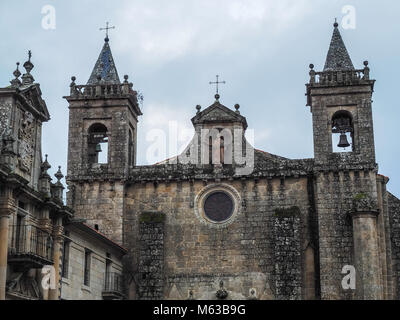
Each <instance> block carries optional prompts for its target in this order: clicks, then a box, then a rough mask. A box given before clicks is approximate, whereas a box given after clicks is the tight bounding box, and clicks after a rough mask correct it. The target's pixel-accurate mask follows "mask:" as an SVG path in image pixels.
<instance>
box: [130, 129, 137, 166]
mask: <svg viewBox="0 0 400 320" xmlns="http://www.w3.org/2000/svg"><path fill="white" fill-rule="evenodd" d="M128 164H129V165H130V166H134V165H135V144H134V142H133V133H132V131H131V130H129V141H128Z"/></svg>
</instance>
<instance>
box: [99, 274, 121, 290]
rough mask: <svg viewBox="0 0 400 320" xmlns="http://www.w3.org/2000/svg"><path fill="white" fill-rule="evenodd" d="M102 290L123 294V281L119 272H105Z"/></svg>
mask: <svg viewBox="0 0 400 320" xmlns="http://www.w3.org/2000/svg"><path fill="white" fill-rule="evenodd" d="M103 291H104V292H106V293H117V294H120V295H124V282H123V278H122V275H121V274H118V273H115V272H107V273H106V277H105V283H104V290H103Z"/></svg>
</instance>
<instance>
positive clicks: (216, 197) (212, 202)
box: [204, 191, 234, 223]
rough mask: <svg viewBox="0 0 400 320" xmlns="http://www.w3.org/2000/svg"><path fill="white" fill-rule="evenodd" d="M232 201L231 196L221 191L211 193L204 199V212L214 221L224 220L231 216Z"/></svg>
mask: <svg viewBox="0 0 400 320" xmlns="http://www.w3.org/2000/svg"><path fill="white" fill-rule="evenodd" d="M233 209H234V203H233V200H232V197H231V196H229V195H228V194H227V193H225V192H223V191H218V192H214V193H211V194H210V195H209V196H208V197H207V198H206V200H205V201H204V213H205V215H206V217H207V218H208V219H210V220H211V221H214V222H218V223H220V222H224V221H226V220H228V219H229V218H230V217H232V214H233Z"/></svg>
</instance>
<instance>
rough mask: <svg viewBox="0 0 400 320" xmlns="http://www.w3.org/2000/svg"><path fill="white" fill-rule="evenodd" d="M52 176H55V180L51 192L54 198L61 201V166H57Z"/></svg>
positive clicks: (62, 188) (62, 187) (62, 189)
mask: <svg viewBox="0 0 400 320" xmlns="http://www.w3.org/2000/svg"><path fill="white" fill-rule="evenodd" d="M54 176H55V177H56V179H57V182H56V183H55V184H54V186H53V194H54V197H55V198H57V199H58V200H60V201H62V198H63V191H64V186H63V184H62V183H61V179H62V178H64V175H63V174H62V172H61V166H58V171H57V172H56V173H55V174H54Z"/></svg>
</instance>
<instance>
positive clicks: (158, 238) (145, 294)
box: [138, 212, 165, 300]
mask: <svg viewBox="0 0 400 320" xmlns="http://www.w3.org/2000/svg"><path fill="white" fill-rule="evenodd" d="M164 220H165V215H164V214H163V213H158V212H145V213H142V214H141V216H140V222H139V223H140V226H139V239H140V242H139V269H138V270H139V290H138V298H139V299H141V300H161V299H163V296H164V279H163V275H164Z"/></svg>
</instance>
